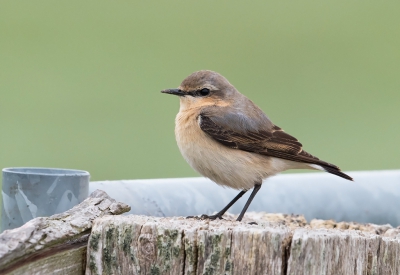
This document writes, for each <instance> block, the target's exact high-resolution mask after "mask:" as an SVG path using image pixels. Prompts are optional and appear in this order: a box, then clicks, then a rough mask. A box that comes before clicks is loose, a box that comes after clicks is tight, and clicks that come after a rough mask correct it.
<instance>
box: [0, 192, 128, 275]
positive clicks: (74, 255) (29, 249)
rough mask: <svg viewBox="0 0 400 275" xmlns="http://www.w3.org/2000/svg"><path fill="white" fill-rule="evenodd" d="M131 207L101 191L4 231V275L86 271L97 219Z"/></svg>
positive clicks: (0, 268)
mask: <svg viewBox="0 0 400 275" xmlns="http://www.w3.org/2000/svg"><path fill="white" fill-rule="evenodd" d="M129 209H130V207H129V206H128V205H126V204H124V203H119V202H116V201H115V200H114V199H112V198H110V197H109V196H108V195H107V194H106V193H105V192H104V191H100V190H97V191H95V192H93V193H92V194H91V195H90V196H89V197H88V198H87V199H86V200H84V201H83V202H82V203H80V204H79V205H77V206H75V207H74V208H72V209H70V210H68V211H66V212H64V213H61V214H57V215H53V216H51V217H40V218H36V219H33V220H31V221H29V222H27V223H26V224H25V225H23V226H21V227H19V228H15V229H11V230H6V231H4V232H3V233H2V234H0V274H82V272H83V271H84V270H85V268H86V264H85V260H86V257H83V254H86V244H87V240H88V236H89V234H90V230H91V227H92V223H93V220H94V219H96V218H98V217H101V216H103V215H118V214H121V213H124V212H127V211H129Z"/></svg>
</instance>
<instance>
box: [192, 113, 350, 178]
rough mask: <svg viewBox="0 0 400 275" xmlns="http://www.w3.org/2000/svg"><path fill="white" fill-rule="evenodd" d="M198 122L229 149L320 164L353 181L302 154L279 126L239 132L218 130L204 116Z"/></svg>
mask: <svg viewBox="0 0 400 275" xmlns="http://www.w3.org/2000/svg"><path fill="white" fill-rule="evenodd" d="M198 122H199V126H200V128H201V129H202V130H203V131H204V132H205V133H207V134H208V135H209V136H210V137H211V138H213V139H214V140H216V141H218V142H219V143H221V144H223V145H225V146H227V147H230V148H234V149H239V150H243V151H248V152H252V153H257V154H261V155H265V156H271V157H277V158H282V159H286V160H291V161H296V162H304V163H309V164H317V165H320V166H321V167H322V168H324V169H325V170H326V171H327V172H329V173H333V174H335V175H338V176H340V177H343V178H346V179H350V180H351V178H350V177H349V176H347V175H346V174H344V173H342V172H340V169H339V167H337V166H336V165H333V164H331V163H327V162H325V161H322V160H320V159H318V158H317V157H315V156H313V155H311V154H309V153H307V152H306V151H303V150H302V144H301V143H300V142H299V141H298V140H297V139H296V138H294V137H292V136H291V135H289V134H287V133H285V132H284V131H283V130H282V129H281V128H279V127H278V126H275V125H274V126H273V127H272V129H271V130H260V131H258V132H254V131H247V132H238V131H234V130H232V129H226V128H224V127H221V126H219V125H218V124H216V123H215V122H214V121H213V120H212V118H211V117H208V116H207V115H204V114H201V115H199V118H198Z"/></svg>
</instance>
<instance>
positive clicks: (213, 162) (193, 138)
mask: <svg viewBox="0 0 400 275" xmlns="http://www.w3.org/2000/svg"><path fill="white" fill-rule="evenodd" d="M198 115H199V109H197V108H196V109H188V110H184V111H182V110H181V111H180V112H179V113H178V115H177V116H176V120H175V123H176V125H175V136H176V140H177V143H178V147H179V149H180V151H181V153H182V155H183V157H184V158H185V160H186V161H187V162H188V163H189V165H190V166H191V167H192V168H193V169H195V170H196V171H198V172H199V173H200V174H202V175H203V176H205V177H208V178H210V179H211V180H213V181H214V182H216V183H217V184H220V185H223V186H228V187H231V188H235V189H246V190H247V189H251V188H253V186H254V184H255V183H259V182H261V180H262V179H265V178H267V177H268V176H272V175H275V174H276V173H279V172H281V171H283V170H286V169H289V168H292V167H289V166H290V165H291V162H290V163H288V162H287V161H284V160H281V159H277V158H271V157H266V156H262V155H259V154H255V153H250V152H245V151H241V150H237V149H232V148H228V147H226V146H224V145H221V144H220V143H218V142H216V141H215V140H213V139H212V138H211V137H209V136H208V135H207V134H206V133H204V132H203V131H202V130H201V129H200V126H199V124H198V121H197V119H198Z"/></svg>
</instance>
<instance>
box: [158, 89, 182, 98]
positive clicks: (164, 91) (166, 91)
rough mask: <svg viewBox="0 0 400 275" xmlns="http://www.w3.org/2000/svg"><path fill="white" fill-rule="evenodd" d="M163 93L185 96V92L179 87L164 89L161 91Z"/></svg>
mask: <svg viewBox="0 0 400 275" xmlns="http://www.w3.org/2000/svg"><path fill="white" fill-rule="evenodd" d="M161 92H162V93H164V94H170V95H177V96H185V93H184V92H182V91H181V90H179V89H166V90H162V91H161Z"/></svg>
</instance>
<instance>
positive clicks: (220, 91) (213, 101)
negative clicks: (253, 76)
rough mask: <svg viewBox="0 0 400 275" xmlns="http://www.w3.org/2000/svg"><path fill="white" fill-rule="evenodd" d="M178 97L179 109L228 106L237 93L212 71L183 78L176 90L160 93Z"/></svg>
mask: <svg viewBox="0 0 400 275" xmlns="http://www.w3.org/2000/svg"><path fill="white" fill-rule="evenodd" d="M161 92H162V93H165V94H172V95H176V96H179V97H180V100H181V109H191V108H198V107H204V106H210V105H220V106H224V105H225V106H226V105H229V104H230V103H231V102H232V100H233V99H234V96H235V94H236V93H238V92H237V91H236V89H235V87H233V85H232V84H230V83H229V81H228V80H227V79H226V78H225V77H223V76H222V75H220V74H219V73H216V72H213V71H207V70H203V71H197V72H194V73H192V74H191V75H189V76H188V77H187V78H185V79H184V80H183V81H182V83H181V85H180V86H179V87H178V88H177V89H166V90H163V91H161Z"/></svg>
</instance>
